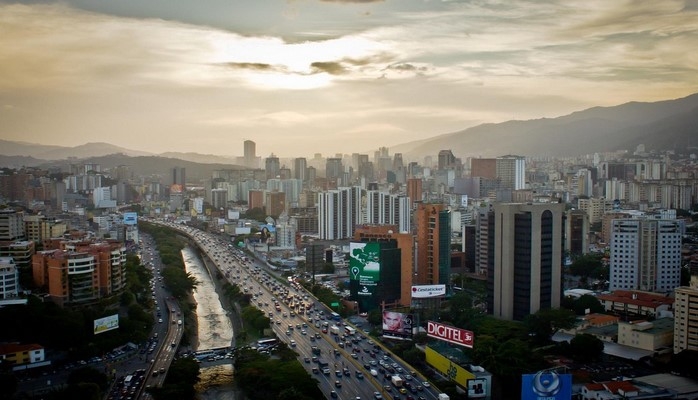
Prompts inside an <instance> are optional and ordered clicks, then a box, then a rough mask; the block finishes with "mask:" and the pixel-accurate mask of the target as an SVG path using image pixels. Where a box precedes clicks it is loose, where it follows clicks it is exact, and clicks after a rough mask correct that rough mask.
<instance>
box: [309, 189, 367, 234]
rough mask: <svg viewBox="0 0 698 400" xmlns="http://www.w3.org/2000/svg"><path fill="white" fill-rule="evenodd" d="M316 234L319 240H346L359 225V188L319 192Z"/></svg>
mask: <svg viewBox="0 0 698 400" xmlns="http://www.w3.org/2000/svg"><path fill="white" fill-rule="evenodd" d="M317 199H318V200H317V207H318V233H319V235H320V239H321V240H339V239H347V238H350V237H352V236H353V235H354V227H355V226H356V224H359V223H361V188H360V187H358V186H354V187H343V188H339V189H335V190H329V191H326V192H319V193H318V197H317Z"/></svg>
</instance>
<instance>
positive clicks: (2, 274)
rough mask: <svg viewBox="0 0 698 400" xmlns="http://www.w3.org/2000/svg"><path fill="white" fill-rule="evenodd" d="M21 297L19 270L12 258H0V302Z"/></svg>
mask: <svg viewBox="0 0 698 400" xmlns="http://www.w3.org/2000/svg"><path fill="white" fill-rule="evenodd" d="M17 295H19V269H17V266H16V265H15V261H14V260H13V259H12V257H0V300H7V299H11V298H14V297H17Z"/></svg>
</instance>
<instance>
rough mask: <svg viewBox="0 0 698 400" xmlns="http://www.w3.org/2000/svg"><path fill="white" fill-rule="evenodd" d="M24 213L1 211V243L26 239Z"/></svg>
mask: <svg viewBox="0 0 698 400" xmlns="http://www.w3.org/2000/svg"><path fill="white" fill-rule="evenodd" d="M24 237H25V233H24V213H23V212H21V211H15V210H9V209H8V210H0V241H2V240H20V239H24Z"/></svg>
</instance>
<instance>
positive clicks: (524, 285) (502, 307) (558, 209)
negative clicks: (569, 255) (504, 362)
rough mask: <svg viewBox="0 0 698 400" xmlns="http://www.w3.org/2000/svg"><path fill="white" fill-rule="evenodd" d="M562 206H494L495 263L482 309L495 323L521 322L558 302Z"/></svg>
mask: <svg viewBox="0 0 698 400" xmlns="http://www.w3.org/2000/svg"><path fill="white" fill-rule="evenodd" d="M564 210H565V205H564V204H561V203H548V204H544V203H540V204H514V203H508V204H505V203H497V204H494V206H493V210H492V216H493V217H494V221H493V222H494V224H493V226H492V228H493V231H494V232H491V231H488V236H489V238H490V239H491V240H492V241H493V243H489V246H494V247H493V250H494V252H493V253H494V254H493V256H494V259H493V260H491V262H490V263H489V266H488V271H487V308H488V312H489V313H490V314H492V315H494V316H495V317H496V318H502V319H507V320H516V321H521V320H523V319H524V318H525V317H526V316H527V315H530V314H534V313H535V312H537V311H538V310H540V309H547V308H558V307H560V302H561V300H562V257H563V246H564V237H563V236H564V232H565V230H564V220H563V213H564Z"/></svg>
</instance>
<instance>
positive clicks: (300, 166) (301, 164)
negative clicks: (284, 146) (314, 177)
mask: <svg viewBox="0 0 698 400" xmlns="http://www.w3.org/2000/svg"><path fill="white" fill-rule="evenodd" d="M307 168H308V160H306V159H305V158H303V157H299V158H295V159H294V160H293V177H294V178H295V179H300V180H301V181H305V180H306V179H307V176H306V174H307V171H306V169H307Z"/></svg>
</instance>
